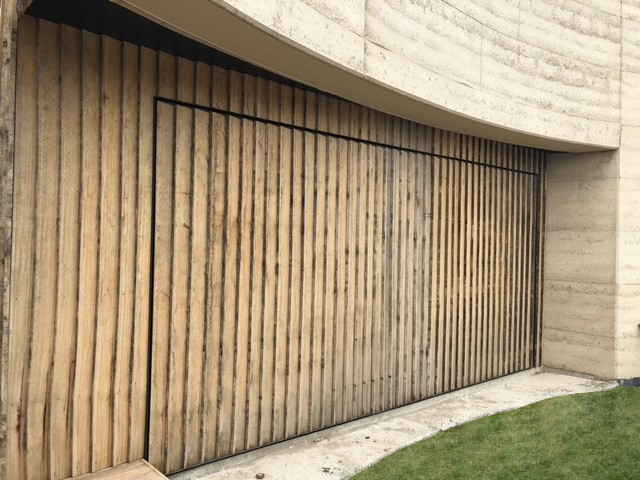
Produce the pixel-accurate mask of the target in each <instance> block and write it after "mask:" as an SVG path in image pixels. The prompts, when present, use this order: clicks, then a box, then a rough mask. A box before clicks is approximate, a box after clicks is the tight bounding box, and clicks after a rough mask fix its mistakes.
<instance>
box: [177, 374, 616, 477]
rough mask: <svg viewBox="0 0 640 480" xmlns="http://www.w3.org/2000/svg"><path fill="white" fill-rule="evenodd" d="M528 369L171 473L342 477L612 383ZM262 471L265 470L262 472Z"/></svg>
mask: <svg viewBox="0 0 640 480" xmlns="http://www.w3.org/2000/svg"><path fill="white" fill-rule="evenodd" d="M616 385H617V383H615V382H601V381H596V380H591V379H587V378H582V377H575V376H570V375H566V374H563V373H558V372H549V371H539V370H527V371H525V372H522V373H517V374H514V375H510V376H508V377H504V378H501V379H498V380H492V381H490V382H485V383H483V384H480V385H475V386H473V387H469V388H465V389H462V390H458V391H457V392H453V393H448V394H445V395H441V396H439V397H435V398H431V399H428V400H424V401H421V402H417V403H414V404H412V405H408V406H406V407H400V408H397V409H395V410H392V411H390V412H385V413H381V414H379V415H374V416H371V417H368V418H364V419H361V420H356V421H353V422H349V423H347V424H344V425H340V426H337V427H333V428H329V429H327V430H323V431H321V432H316V433H312V434H309V435H305V436H302V437H299V438H296V439H293V440H288V441H286V442H282V443H279V444H277V445H272V446H270V447H265V448H262V449H259V450H256V451H254V452H249V453H246V454H242V455H238V456H236V457H232V458H228V459H225V460H221V461H218V462H215V463H211V464H209V465H205V466H202V467H199V468H196V469H192V470H189V471H186V472H182V473H179V474H176V475H172V476H171V477H170V478H171V479H172V480H218V479H238V480H240V479H254V478H264V479H265V480H298V479H300V480H302V479H304V480H343V479H348V478H349V477H351V476H352V475H355V474H356V473H358V472H360V471H361V470H364V469H365V468H367V467H369V466H371V465H373V464H374V463H376V462H378V461H379V460H380V459H382V458H384V457H386V456H387V455H389V454H391V453H393V452H395V451H396V450H399V449H401V448H403V447H406V446H407V445H411V444H412V443H415V442H418V441H420V440H422V439H424V438H428V437H430V436H432V435H435V434H436V433H439V432H441V431H443V430H446V429H448V428H451V427H454V426H456V425H459V424H461V423H465V422H468V421H471V420H475V419H477V418H481V417H486V416H487V415H493V414H494V413H499V412H504V411H507V410H513V409H515V408H520V407H523V406H525V405H529V404H532V403H535V402H539V401H540V400H544V399H547V398H552V397H558V396H561V395H569V394H573V393H586V392H595V391H602V390H608V389H611V388H614V387H615V386H616ZM261 475H264V477H262V476H261Z"/></svg>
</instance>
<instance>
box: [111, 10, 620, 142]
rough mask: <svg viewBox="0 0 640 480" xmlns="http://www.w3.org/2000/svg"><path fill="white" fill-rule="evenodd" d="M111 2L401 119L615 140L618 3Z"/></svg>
mask: <svg viewBox="0 0 640 480" xmlns="http://www.w3.org/2000/svg"><path fill="white" fill-rule="evenodd" d="M116 1H117V2H118V3H121V4H124V5H125V6H128V7H130V8H132V9H134V10H136V11H138V12H139V13H143V14H144V15H146V16H148V17H150V18H152V19H154V20H155V21H158V22H161V23H164V24H166V25H168V26H170V27H171V28H173V29H175V30H178V31H181V32H183V33H185V34H187V35H189V36H191V37H194V38H196V39H198V40H200V41H202V42H204V43H208V44H210V45H213V46H215V47H216V48H219V49H221V50H224V51H227V52H229V53H232V54H233V55H236V56H239V57H240V58H243V59H245V60H248V61H250V62H253V63H256V64H258V65H262V66H265V67H266V68H268V69H270V70H273V71H276V72H278V73H281V74H283V75H285V76H288V77H291V78H294V79H296V80H298V81H301V82H303V83H307V84H310V85H313V86H315V87H318V88H320V89H323V90H326V91H330V92H332V93H335V94H337V95H340V96H342V97H345V98H347V99H350V100H353V101H356V102H358V103H362V104H365V105H369V106H373V107H374V108H377V109H380V110H383V111H387V112H389V113H392V114H394V115H399V116H401V117H405V118H409V119H412V120H416V121H420V122H423V123H428V124H430V125H434V126H438V127H442V128H446V129H452V130H455V131H460V132H463V133H470V134H474V135H478V136H484V137H486V138H500V139H501V140H502V141H509V142H513V143H519V144H523V145H530V146H537V147H541V148H550V149H558V150H566V151H579V150H583V151H584V150H593V149H594V148H597V147H608V148H615V147H617V145H618V138H619V133H620V124H619V116H620V54H621V47H620V36H621V17H620V11H619V10H620V5H619V2H618V1H614V0H601V1H596V0H591V1H590V2H584V1H577V0H563V1H555V0H544V1H540V0H446V1H445V0H425V1H421V2H416V1H410V0H367V1H365V0H353V1H350V2H344V1H341V0H263V1H260V2H256V1H254V0H190V1H189V3H188V5H189V8H184V6H183V4H182V3H181V2H174V1H172V0H116Z"/></svg>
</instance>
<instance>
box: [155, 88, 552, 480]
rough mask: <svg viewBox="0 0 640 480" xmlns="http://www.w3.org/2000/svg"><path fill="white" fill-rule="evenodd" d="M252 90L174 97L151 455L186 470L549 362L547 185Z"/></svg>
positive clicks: (165, 108)
mask: <svg viewBox="0 0 640 480" xmlns="http://www.w3.org/2000/svg"><path fill="white" fill-rule="evenodd" d="M251 82H252V83H251V85H250V88H251V91H252V92H253V94H252V95H235V94H234V93H233V92H232V91H230V92H229V94H228V96H227V98H228V99H229V103H228V104H227V105H224V106H223V107H224V108H220V109H214V108H207V107H201V106H198V105H192V104H187V103H182V102H175V101H172V100H167V99H157V100H156V131H155V136H156V140H155V149H156V152H155V194H154V199H155V200H154V201H155V226H154V229H155V230H154V231H155V241H154V255H153V258H154V268H153V301H152V303H153V307H152V310H153V311H152V320H153V325H152V349H151V356H150V358H151V388H150V399H149V406H150V408H149V410H150V411H149V435H148V450H149V458H150V460H151V462H152V463H153V464H154V465H156V466H158V467H159V468H160V469H161V470H163V471H165V472H175V471H179V470H182V469H185V468H188V467H191V466H195V465H199V464H202V463H206V462H209V461H213V460H216V459H219V458H223V457H226V456H229V455H232V454H235V453H239V452H244V451H247V450H251V449H254V448H257V447H260V446H264V445H268V444H271V443H274V442H277V441H280V440H284V439H287V438H291V437H295V436H298V435H301V434H304V433H308V432H311V431H315V430H318V429H321V428H325V427H329V426H332V425H336V424H340V423H343V422H345V421H349V420H352V419H355V418H359V417H363V416H366V415H370V414H373V413H376V412H380V411H383V410H388V409H390V408H393V407H396V406H399V405H404V404H407V403H410V402H413V401H416V400H420V399H423V398H427V397H430V396H433V395H436V394H439V393H443V392H446V391H451V390H454V389H456V388H460V387H462V386H465V385H470V384H473V383H478V382H480V381H483V380H487V379H490V378H495V377H498V376H501V375H505V374H508V373H512V372H515V371H519V370H522V369H525V368H529V367H531V366H533V365H534V364H535V362H536V358H535V352H536V349H537V345H536V342H535V340H536V338H537V329H536V319H537V316H538V313H537V308H536V298H537V289H538V286H537V278H538V268H537V265H538V262H539V259H538V255H537V251H538V248H539V245H538V242H537V238H538V237H539V228H538V224H539V219H538V214H537V212H538V208H537V207H538V206H539V195H540V194H539V177H538V175H537V174H536V173H533V172H532V171H528V170H527V169H524V168H522V165H520V164H519V163H517V162H515V161H514V163H513V165H509V164H508V162H507V164H506V165H505V162H498V161H497V160H496V162H495V164H492V162H491V161H488V162H484V163H477V162H475V161H474V155H475V154H476V153H477V154H478V155H480V156H482V157H483V158H485V157H486V158H492V157H491V156H490V155H487V152H479V151H478V152H476V151H475V150H474V148H478V149H479V148H482V146H481V144H480V143H478V144H477V145H475V146H474V145H471V146H470V147H468V148H467V149H466V150H465V151H464V152H462V151H457V150H455V144H456V143H455V141H449V140H452V139H454V137H453V136H452V137H450V138H449V137H446V138H447V139H449V140H447V141H445V140H446V139H445V137H444V134H441V135H440V137H436V136H433V135H432V136H431V137H429V138H427V136H428V135H429V134H428V133H425V132H428V131H427V130H425V129H421V128H420V127H419V126H415V125H414V124H409V122H403V121H398V122H397V123H395V124H388V123H385V124H384V125H383V124H382V123H380V124H378V123H377V119H378V118H382V117H378V116H376V114H375V113H372V112H370V111H367V110H365V109H361V110H360V109H359V107H357V106H354V105H352V104H349V103H347V102H343V101H341V100H339V99H334V98H330V97H326V96H322V95H316V94H313V95H308V93H307V92H305V91H302V90H292V89H291V88H289V87H286V86H282V85H278V84H275V83H267V82H262V81H261V80H260V79H257V80H255V81H254V80H251ZM231 88H232V89H233V88H234V87H233V85H232V86H231ZM236 88H238V89H247V88H249V87H248V86H247V85H246V84H240V85H237V86H236ZM245 93H246V92H245ZM236 98H242V99H243V100H242V101H240V100H234V99H236ZM240 111H242V112H243V113H242V114H238V113H235V112H240ZM267 119H269V120H267ZM363 126H364V127H363ZM403 128H404V129H405V130H403ZM394 129H395V130H394ZM393 131H396V132H405V133H402V134H400V135H396V137H395V138H402V140H403V141H402V142H400V143H398V142H396V143H394V144H393V145H392V144H391V142H389V141H388V139H389V138H391V137H392V135H391V133H393ZM403 135H404V137H403ZM425 145H426V146H428V147H429V148H430V149H429V148H426V147H425ZM499 153H500V152H496V155H495V158H496V159H497V158H498V157H499V156H500V155H498V154H499ZM511 154H513V155H514V158H516V157H517V155H516V154H517V151H515V150H514V151H512V152H511ZM508 155H509V152H506V151H505V152H502V156H507V157H508Z"/></svg>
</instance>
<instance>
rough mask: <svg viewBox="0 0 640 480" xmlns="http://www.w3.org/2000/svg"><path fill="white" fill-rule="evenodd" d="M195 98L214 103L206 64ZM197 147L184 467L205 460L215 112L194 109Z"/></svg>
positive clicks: (197, 80)
mask: <svg viewBox="0 0 640 480" xmlns="http://www.w3.org/2000/svg"><path fill="white" fill-rule="evenodd" d="M194 81H195V100H196V102H198V103H199V104H201V105H209V104H210V103H211V91H210V87H209V86H210V82H211V69H210V68H209V67H208V66H205V65H203V64H197V65H196V71H195V79H194ZM192 115H193V116H192V119H191V122H192V124H193V148H192V151H191V153H192V158H191V162H192V164H193V166H192V171H191V175H192V178H191V185H192V186H191V189H190V191H191V196H192V208H191V212H190V213H191V216H190V219H189V222H188V224H187V225H188V226H189V229H190V232H189V233H190V235H191V245H190V251H189V257H190V259H189V260H190V264H189V270H190V273H191V279H190V288H189V292H188V295H189V298H188V305H189V307H188V310H189V312H190V318H189V330H188V332H189V334H188V338H187V358H186V373H185V375H186V378H185V396H186V398H185V416H186V418H185V422H184V432H185V435H184V466H190V465H196V464H198V463H200V461H201V460H202V448H201V446H202V443H201V425H202V421H203V401H202V395H203V392H204V389H203V382H202V373H201V372H202V370H203V367H204V355H203V353H204V348H205V338H206V333H205V332H206V323H205V321H206V305H207V304H206V296H207V291H206V282H207V277H206V272H207V245H208V240H209V239H208V236H207V233H208V232H207V228H208V225H209V221H208V198H209V175H210V171H209V164H210V155H209V153H210V151H211V146H210V136H209V135H210V133H209V132H210V129H211V115H210V114H209V113H207V112H203V111H195V110H194V111H193V112H192Z"/></svg>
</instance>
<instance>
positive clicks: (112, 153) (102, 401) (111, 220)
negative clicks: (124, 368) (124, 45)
mask: <svg viewBox="0 0 640 480" xmlns="http://www.w3.org/2000/svg"><path fill="white" fill-rule="evenodd" d="M102 49H103V63H102V91H101V95H102V99H103V100H102V108H101V114H102V115H101V122H100V123H101V130H102V133H101V135H102V142H101V152H100V155H101V165H100V166H101V189H100V233H99V235H100V243H99V245H100V248H99V252H98V255H99V260H98V262H99V264H98V305H97V319H96V322H97V323H96V339H97V341H96V357H95V358H96V363H95V366H94V384H93V392H94V399H93V405H94V408H93V412H92V413H93V417H92V426H93V438H92V443H93V445H94V451H93V458H92V465H91V466H92V469H94V470H100V469H102V468H106V467H109V466H111V465H112V455H113V442H114V438H113V434H114V432H113V428H112V426H113V422H114V420H115V419H114V409H113V407H114V405H113V400H114V395H115V392H114V389H115V385H114V384H113V374H112V373H113V365H114V361H115V353H116V352H115V350H116V348H115V341H116V331H117V323H118V300H119V299H118V289H119V271H118V270H119V261H120V258H119V250H120V240H121V239H120V201H121V188H122V186H121V173H120V172H121V141H122V140H121V108H122V99H121V95H122V83H121V78H120V76H121V74H122V72H121V66H122V63H121V55H122V52H121V46H120V44H119V43H118V42H116V41H115V40H112V39H110V38H108V37H104V39H103V42H102Z"/></svg>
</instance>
